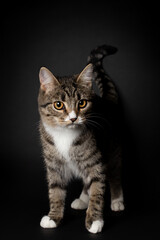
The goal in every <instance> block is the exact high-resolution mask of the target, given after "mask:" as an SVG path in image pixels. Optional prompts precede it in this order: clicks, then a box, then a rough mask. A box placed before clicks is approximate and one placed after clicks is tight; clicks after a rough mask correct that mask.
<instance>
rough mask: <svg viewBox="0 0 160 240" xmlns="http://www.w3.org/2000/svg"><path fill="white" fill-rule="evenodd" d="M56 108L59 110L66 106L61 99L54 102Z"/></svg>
mask: <svg viewBox="0 0 160 240" xmlns="http://www.w3.org/2000/svg"><path fill="white" fill-rule="evenodd" d="M53 105H54V108H55V109H57V110H61V109H63V108H64V103H63V102H60V101H56V102H54V104H53Z"/></svg>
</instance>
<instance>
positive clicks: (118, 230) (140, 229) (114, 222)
mask: <svg viewBox="0 0 160 240" xmlns="http://www.w3.org/2000/svg"><path fill="white" fill-rule="evenodd" d="M46 198H47V196H46ZM69 200H70V199H69ZM69 200H68V203H67V204H66V211H65V217H64V220H63V222H62V224H61V225H60V226H59V227H58V228H56V229H43V228H41V227H40V225H39V223H40V219H41V217H42V216H43V215H46V213H47V211H48V209H47V203H46V202H45V203H44V205H43V204H42V203H39V204H38V203H37V204H36V201H37V200H36V201H33V203H32V204H31V202H32V200H31V199H30V200H29V203H28V205H27V201H26V202H25V206H22V205H21V204H20V206H19V205H18V203H17V204H14V203H13V205H12V204H11V206H10V207H9V208H7V207H4V209H3V210H4V211H3V212H4V216H3V215H2V216H1V220H2V224H3V225H2V224H1V234H0V235H1V237H0V239H1V240H9V239H16V240H41V239H44V240H51V239H53V240H54V239H56V240H61V239H70V240H72V239H73V240H78V239H82V240H85V239H87V240H89V239H98V240H99V239H107V240H110V239H111V240H116V239H118V240H121V239H123V240H125V239H126V240H132V239H136V240H139V239H145V240H149V239H152V240H154V239H160V217H159V213H160V211H158V210H157V209H156V206H154V204H153V206H150V208H147V207H146V209H144V208H143V206H142V210H141V208H139V209H137V210H136V209H135V208H133V209H131V210H130V209H127V208H126V210H125V211H124V212H123V213H118V214H117V213H114V212H112V211H110V210H109V208H108V209H107V210H106V214H105V225H104V228H103V231H102V232H101V233H98V234H91V233H89V232H88V231H87V230H86V229H85V225H84V222H85V211H84V210H83V211H81V210H77V211H76V210H73V209H71V208H70V202H69ZM141 204H143V203H141ZM10 209H11V210H10ZM134 209H135V210H134Z"/></svg>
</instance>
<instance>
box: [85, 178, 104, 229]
mask: <svg viewBox="0 0 160 240" xmlns="http://www.w3.org/2000/svg"><path fill="white" fill-rule="evenodd" d="M104 193H105V183H104V182H101V180H99V179H95V180H93V181H92V183H91V186H90V189H89V205H88V209H87V215H86V228H87V230H88V231H89V232H91V233H98V232H101V231H102V228H103V225H104V221H103V208H104Z"/></svg>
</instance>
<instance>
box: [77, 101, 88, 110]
mask: <svg viewBox="0 0 160 240" xmlns="http://www.w3.org/2000/svg"><path fill="white" fill-rule="evenodd" d="M86 106H87V100H85V99H81V100H80V101H79V103H78V107H79V108H85V107H86Z"/></svg>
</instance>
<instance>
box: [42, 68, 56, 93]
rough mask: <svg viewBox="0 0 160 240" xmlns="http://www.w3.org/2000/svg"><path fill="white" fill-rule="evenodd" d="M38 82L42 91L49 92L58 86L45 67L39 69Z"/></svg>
mask: <svg viewBox="0 0 160 240" xmlns="http://www.w3.org/2000/svg"><path fill="white" fill-rule="evenodd" d="M39 80H40V84H41V89H42V90H43V91H49V90H51V89H53V88H54V87H55V86H58V85H59V82H58V80H57V79H56V77H55V76H54V75H53V74H52V73H51V72H50V71H49V70H48V69H47V68H45V67H41V69H40V71H39Z"/></svg>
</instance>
